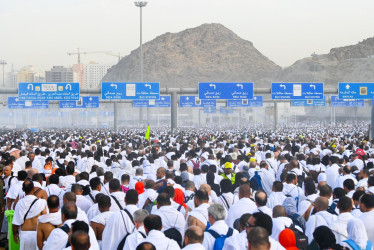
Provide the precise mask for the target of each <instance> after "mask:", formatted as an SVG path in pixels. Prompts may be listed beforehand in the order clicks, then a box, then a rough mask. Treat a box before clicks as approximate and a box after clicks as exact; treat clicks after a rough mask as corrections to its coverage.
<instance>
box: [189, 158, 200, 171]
mask: <svg viewBox="0 0 374 250" xmlns="http://www.w3.org/2000/svg"><path fill="white" fill-rule="evenodd" d="M191 162H192V165H193V169H199V168H200V161H199V160H197V161H196V162H194V161H193V160H191Z"/></svg>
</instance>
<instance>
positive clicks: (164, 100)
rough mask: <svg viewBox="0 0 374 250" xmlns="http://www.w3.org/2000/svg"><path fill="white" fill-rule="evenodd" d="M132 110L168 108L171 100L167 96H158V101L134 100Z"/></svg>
mask: <svg viewBox="0 0 374 250" xmlns="http://www.w3.org/2000/svg"><path fill="white" fill-rule="evenodd" d="M132 106H133V108H170V106H171V98H170V96H169V95H162V96H160V100H134V101H133V102H132Z"/></svg>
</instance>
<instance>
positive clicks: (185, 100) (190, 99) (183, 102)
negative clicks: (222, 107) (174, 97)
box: [179, 95, 216, 108]
mask: <svg viewBox="0 0 374 250" xmlns="http://www.w3.org/2000/svg"><path fill="white" fill-rule="evenodd" d="M215 106H216V100H200V99H199V98H198V97H197V96H191V95H190V96H183V95H181V96H180V97H179V107H181V108H194V107H215Z"/></svg>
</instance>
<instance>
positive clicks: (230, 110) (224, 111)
mask: <svg viewBox="0 0 374 250" xmlns="http://www.w3.org/2000/svg"><path fill="white" fill-rule="evenodd" d="M219 112H220V113H221V114H232V113H234V109H233V108H229V107H219Z"/></svg>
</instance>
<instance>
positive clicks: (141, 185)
mask: <svg viewBox="0 0 374 250" xmlns="http://www.w3.org/2000/svg"><path fill="white" fill-rule="evenodd" d="M135 190H136V192H138V194H142V193H144V183H143V182H142V181H138V182H137V183H136V184H135Z"/></svg>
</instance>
